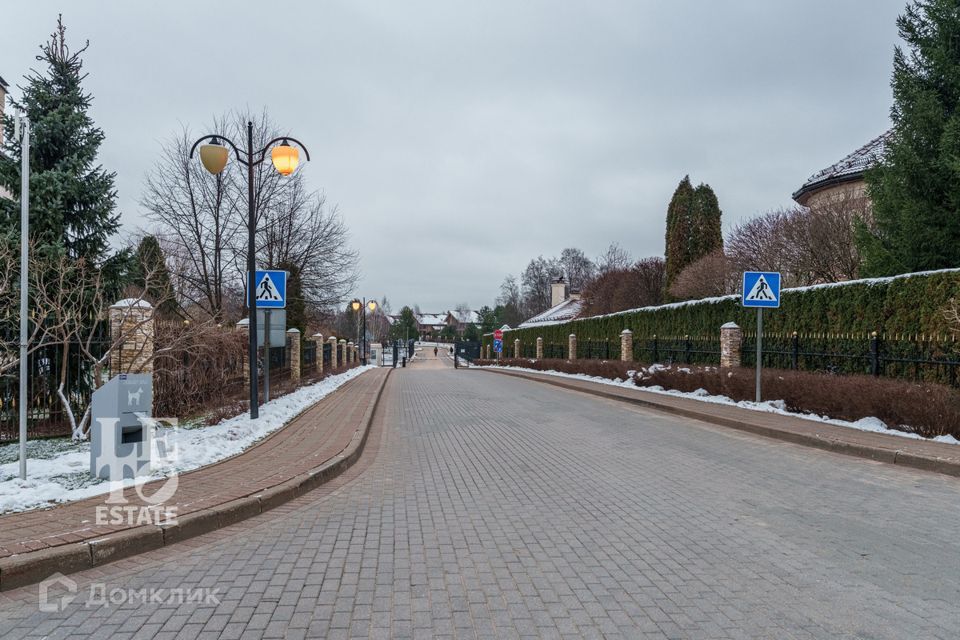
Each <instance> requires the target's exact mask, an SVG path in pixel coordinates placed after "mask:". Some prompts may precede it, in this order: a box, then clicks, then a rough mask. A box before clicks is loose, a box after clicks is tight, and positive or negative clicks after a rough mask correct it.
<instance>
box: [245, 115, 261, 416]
mask: <svg viewBox="0 0 960 640" xmlns="http://www.w3.org/2000/svg"><path fill="white" fill-rule="evenodd" d="M256 230H257V221H256V219H255V217H254V206H253V122H247V295H248V296H249V297H250V299H249V300H248V304H249V305H250V309H249V313H250V315H249V316H248V317H249V319H250V320H249V322H250V324H249V325H248V326H249V328H250V346H249V354H248V357H249V358H250V419H251V420H256V419H257V417H259V415H260V408H259V406H258V403H259V397H258V396H259V394H258V393H257V298H256V287H257V271H256V268H257V262H256V256H255V255H254V253H255V252H256V250H257V247H256V243H255V242H254V234H255V232H256Z"/></svg>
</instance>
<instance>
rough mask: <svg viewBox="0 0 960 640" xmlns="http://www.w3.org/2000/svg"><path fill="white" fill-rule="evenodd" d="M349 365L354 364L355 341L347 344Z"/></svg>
mask: <svg viewBox="0 0 960 640" xmlns="http://www.w3.org/2000/svg"><path fill="white" fill-rule="evenodd" d="M347 364H353V341H352V340H351V341H350V342H348V343H347Z"/></svg>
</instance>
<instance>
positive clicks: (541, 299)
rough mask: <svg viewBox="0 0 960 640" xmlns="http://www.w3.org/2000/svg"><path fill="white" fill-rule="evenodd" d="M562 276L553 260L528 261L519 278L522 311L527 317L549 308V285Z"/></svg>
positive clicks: (556, 262)
mask: <svg viewBox="0 0 960 640" xmlns="http://www.w3.org/2000/svg"><path fill="white" fill-rule="evenodd" d="M562 275H563V267H562V266H561V265H560V262H559V261H558V260H557V259H555V258H550V259H545V258H544V257H543V256H538V257H537V258H534V259H533V260H531V261H530V263H529V264H528V265H527V268H526V269H524V270H523V275H521V276H520V286H521V293H522V296H523V298H522V300H523V304H522V309H523V313H524V314H525V315H526V316H527V317H530V316H534V315H536V314H538V313H540V312H542V311H545V310H547V309H549V308H550V300H551V293H550V285H551V283H552V282H553V281H554V280H556V279H557V278H559V277H560V276H562Z"/></svg>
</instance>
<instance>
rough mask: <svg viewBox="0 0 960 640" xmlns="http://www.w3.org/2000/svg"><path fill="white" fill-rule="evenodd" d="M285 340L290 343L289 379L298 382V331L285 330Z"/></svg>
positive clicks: (292, 328) (295, 329)
mask: <svg viewBox="0 0 960 640" xmlns="http://www.w3.org/2000/svg"><path fill="white" fill-rule="evenodd" d="M287 340H289V341H290V379H291V380H293V381H294V382H299V381H300V329H297V328H296V327H290V328H289V329H287Z"/></svg>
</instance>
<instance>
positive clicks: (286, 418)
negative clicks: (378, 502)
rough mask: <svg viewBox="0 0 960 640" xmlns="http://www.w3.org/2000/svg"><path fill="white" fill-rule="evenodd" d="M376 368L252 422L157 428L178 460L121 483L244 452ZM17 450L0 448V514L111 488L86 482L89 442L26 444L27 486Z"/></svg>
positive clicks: (284, 399) (267, 410) (291, 397)
mask: <svg viewBox="0 0 960 640" xmlns="http://www.w3.org/2000/svg"><path fill="white" fill-rule="evenodd" d="M375 368H376V367H373V366H366V367H357V368H355V369H350V370H349V371H345V372H344V373H340V374H337V375H334V376H330V377H328V378H325V379H323V380H321V381H320V382H317V383H316V384H312V385H309V386H306V387H301V388H300V389H297V390H296V391H294V392H292V393H288V394H287V395H284V396H281V397H279V398H276V399H275V400H271V401H270V402H268V403H266V404H264V405H261V407H260V417H259V418H257V419H256V420H251V419H250V416H249V414H247V413H243V414H241V415H239V416H235V417H233V418H229V419H227V420H224V421H222V422H220V423H218V424H216V425H213V426H209V427H197V426H187V427H185V428H179V429H170V428H168V427H167V428H165V427H158V428H157V435H158V437H162V435H163V432H164V431H165V430H166V431H167V433H168V434H169V435H168V439H167V442H168V445H169V446H172V447H175V448H176V450H177V452H178V454H177V456H176V460H175V461H174V462H173V463H172V464H170V465H167V466H166V467H164V468H161V469H159V470H157V471H154V472H152V473H151V474H150V475H149V476H143V477H139V478H137V479H136V480H125V481H124V485H125V486H133V485H134V484H142V483H144V482H149V481H150V480H156V479H158V478H163V477H166V476H169V475H171V474H173V473H183V472H185V471H190V470H192V469H197V468H199V467H202V466H205V465H208V464H213V463H214V462H219V461H220V460H223V459H225V458H229V457H231V456H234V455H237V454H238V453H242V452H243V451H245V450H246V449H249V448H250V447H251V446H253V445H254V444H256V443H257V442H259V441H260V440H262V439H263V438H265V437H266V436H268V435H270V434H271V433H273V432H274V431H276V430H277V429H280V428H281V427H283V426H284V425H286V424H287V423H288V422H290V421H291V420H292V419H293V418H295V417H296V416H297V415H298V414H299V413H300V412H302V411H303V410H304V409H307V408H308V407H310V406H311V405H313V404H315V403H317V402H319V401H320V400H321V399H323V398H325V397H326V396H328V395H329V394H331V393H333V392H334V391H336V390H337V389H338V388H340V387H341V386H343V385H344V384H345V383H347V382H349V381H350V380H353V379H354V378H356V377H357V376H359V375H361V374H363V373H364V372H366V371H368V370H370V369H375ZM18 446H19V445H18V444H16V443H14V444H11V445H5V446H2V447H0V514H2V513H9V512H14V511H27V510H29V509H36V508H40V507H46V506H50V505H51V504H54V503H60V502H71V501H74V500H81V499H83V498H88V497H90V496H95V495H100V494H103V493H107V492H109V491H110V489H111V484H110V482H107V481H105V480H99V479H93V478H91V477H90V443H89V442H81V443H74V442H72V441H71V440H70V439H69V438H55V439H49V440H34V441H30V442H28V443H27V479H26V480H25V481H21V480H20V477H19V473H20V463H19V450H18Z"/></svg>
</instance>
